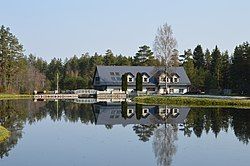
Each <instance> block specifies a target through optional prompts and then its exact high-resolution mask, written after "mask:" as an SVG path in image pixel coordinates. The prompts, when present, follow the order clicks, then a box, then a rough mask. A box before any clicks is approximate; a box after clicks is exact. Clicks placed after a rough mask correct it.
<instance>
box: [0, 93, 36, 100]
mask: <svg viewBox="0 0 250 166" xmlns="http://www.w3.org/2000/svg"><path fill="white" fill-rule="evenodd" d="M32 98H33V95H29V94H0V100H11V99H32Z"/></svg>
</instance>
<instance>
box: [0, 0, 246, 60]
mask: <svg viewBox="0 0 250 166" xmlns="http://www.w3.org/2000/svg"><path fill="white" fill-rule="evenodd" d="M0 5H1V7H0V8H1V10H0V24H1V25H5V26H7V27H10V28H11V32H12V33H14V34H15V35H16V36H17V37H18V39H19V40H20V42H21V43H22V44H23V45H24V48H25V49H26V52H25V53H26V54H29V53H33V54H35V55H36V56H39V57H43V58H44V59H46V60H50V59H52V58H53V57H57V58H62V59H64V58H66V57H71V56H73V55H74V54H76V55H78V56H79V55H81V54H82V53H85V52H89V53H90V54H91V55H92V54H93V53H94V52H98V53H100V54H104V53H105V51H106V50H107V49H111V50H112V51H113V52H114V53H115V54H122V55H130V56H133V55H134V54H135V53H136V52H137V50H138V47H139V46H141V45H144V44H146V45H149V46H151V47H152V45H153V41H154V37H155V34H156V30H157V28H158V27H159V26H161V25H162V24H164V23H165V22H167V23H168V24H170V25H172V29H173V31H174V35H175V37H176V39H177V41H178V50H179V51H180V53H183V50H185V49H188V48H191V49H193V48H194V47H195V46H196V45H197V44H201V45H202V46H203V48H209V49H213V48H214V47H215V45H218V46H219V48H220V49H221V50H222V51H223V50H229V52H230V53H232V52H233V50H234V47H235V46H236V45H239V44H241V43H242V42H244V41H249V40H250V10H249V7H250V1H249V0H209V1H208V0H172V1H170V0H88V1H86V0H67V1H66V0H40V1H38V0H5V1H4V0H2V1H0Z"/></svg>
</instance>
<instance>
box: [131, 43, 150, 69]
mask: <svg viewBox="0 0 250 166" xmlns="http://www.w3.org/2000/svg"><path fill="white" fill-rule="evenodd" d="M152 63H153V64H152ZM154 63H155V59H154V56H153V52H152V51H151V49H150V47H149V46H147V45H143V46H141V47H139V51H138V52H137V53H136V54H135V56H134V60H133V65H134V66H152V65H154Z"/></svg>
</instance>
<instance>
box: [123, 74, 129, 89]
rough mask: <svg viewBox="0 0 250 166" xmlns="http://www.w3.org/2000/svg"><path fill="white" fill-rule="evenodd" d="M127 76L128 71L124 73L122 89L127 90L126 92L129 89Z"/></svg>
mask: <svg viewBox="0 0 250 166" xmlns="http://www.w3.org/2000/svg"><path fill="white" fill-rule="evenodd" d="M127 78H128V74H127V73H125V74H123V75H122V91H125V92H126V91H127V89H128V80H127Z"/></svg>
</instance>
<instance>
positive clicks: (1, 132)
mask: <svg viewBox="0 0 250 166" xmlns="http://www.w3.org/2000/svg"><path fill="white" fill-rule="evenodd" d="M9 137H10V132H9V131H8V130H7V129H6V128H4V127H3V126H0V142H3V141H4V140H6V139H7V138H9Z"/></svg>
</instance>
